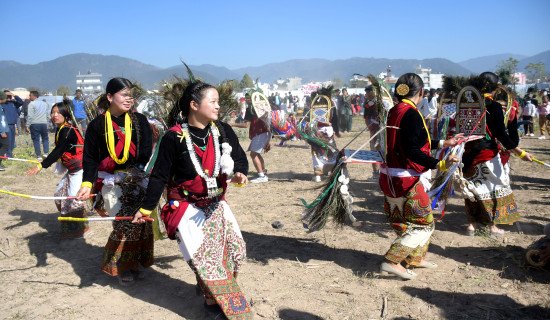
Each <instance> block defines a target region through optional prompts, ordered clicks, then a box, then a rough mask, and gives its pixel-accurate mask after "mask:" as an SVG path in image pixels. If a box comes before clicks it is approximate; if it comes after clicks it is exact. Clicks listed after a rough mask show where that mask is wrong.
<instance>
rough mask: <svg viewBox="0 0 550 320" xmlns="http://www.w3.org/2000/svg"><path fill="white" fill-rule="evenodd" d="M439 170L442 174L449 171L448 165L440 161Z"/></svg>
mask: <svg viewBox="0 0 550 320" xmlns="http://www.w3.org/2000/svg"><path fill="white" fill-rule="evenodd" d="M439 170H441V171H442V172H445V171H447V165H446V163H445V160H441V161H439Z"/></svg>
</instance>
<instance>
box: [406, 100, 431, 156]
mask: <svg viewBox="0 0 550 320" xmlns="http://www.w3.org/2000/svg"><path fill="white" fill-rule="evenodd" d="M401 101H403V102H405V103H408V104H410V105H411V106H413V107H414V109H416V111H418V114H419V115H420V118H422V124H424V129H426V133H427V134H428V144H429V145H430V150H432V139H431V137H430V130H428V126H427V125H426V120H424V116H422V113H420V110H418V108H417V107H416V104H415V103H414V102H412V101H411V100H409V99H403V100H401Z"/></svg>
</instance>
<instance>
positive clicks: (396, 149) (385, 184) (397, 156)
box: [379, 102, 431, 198]
mask: <svg viewBox="0 0 550 320" xmlns="http://www.w3.org/2000/svg"><path fill="white" fill-rule="evenodd" d="M409 109H415V110H418V109H417V108H416V106H414V105H413V104H411V103H408V102H401V103H399V104H398V105H396V106H395V107H393V108H392V109H391V110H390V113H389V115H388V120H387V121H386V125H387V126H388V127H401V119H402V118H403V116H404V115H405V113H406V112H407V111H408V110H409ZM421 126H425V123H424V124H419V130H423V129H422V127H421ZM424 128H425V127H424ZM430 147H431V146H430V135H429V134H428V139H427V140H426V143H425V144H424V146H423V147H422V148H421V149H420V151H422V152H423V153H425V154H426V155H430ZM382 166H383V167H386V168H398V169H410V170H413V171H415V172H419V173H423V172H426V171H428V169H429V168H427V167H424V166H422V165H419V164H417V163H415V162H412V161H411V160H410V159H408V158H407V157H405V153H404V150H403V146H402V145H401V138H400V130H399V129H393V128H387V129H386V163H385V164H382ZM419 179H420V178H419V177H389V176H388V175H386V174H384V173H383V172H380V180H379V183H380V188H381V189H382V192H384V194H385V195H386V196H388V197H391V198H399V197H402V196H404V195H406V194H407V193H408V192H409V190H410V189H411V188H412V187H413V186H414V185H415V184H416V183H417V182H418V180H419ZM390 184H391V185H390Z"/></svg>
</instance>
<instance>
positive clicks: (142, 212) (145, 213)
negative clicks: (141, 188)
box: [139, 208, 152, 216]
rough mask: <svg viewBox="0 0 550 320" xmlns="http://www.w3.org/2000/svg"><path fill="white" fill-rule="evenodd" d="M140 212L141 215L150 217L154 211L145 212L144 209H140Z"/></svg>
mask: <svg viewBox="0 0 550 320" xmlns="http://www.w3.org/2000/svg"><path fill="white" fill-rule="evenodd" d="M139 212H141V214H143V215H146V216H148V215H150V214H151V212H152V210H145V209H143V208H139Z"/></svg>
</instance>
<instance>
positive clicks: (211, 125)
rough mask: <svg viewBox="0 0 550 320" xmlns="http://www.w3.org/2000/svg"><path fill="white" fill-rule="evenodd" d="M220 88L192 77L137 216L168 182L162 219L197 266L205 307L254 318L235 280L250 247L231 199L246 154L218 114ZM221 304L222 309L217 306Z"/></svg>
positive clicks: (151, 204)
mask: <svg viewBox="0 0 550 320" xmlns="http://www.w3.org/2000/svg"><path fill="white" fill-rule="evenodd" d="M218 101H219V96H218V92H217V91H216V89H215V88H214V87H213V86H211V85H209V84H206V83H202V82H195V83H191V84H190V85H189V86H188V87H187V88H186V89H185V92H184V93H183V96H182V97H181V98H180V100H179V102H178V105H177V106H176V107H175V108H174V109H173V110H172V112H171V115H170V116H171V119H170V121H169V123H170V124H175V122H176V119H177V118H178V114H180V112H181V116H182V117H183V122H182V123H180V124H178V125H176V126H174V127H172V128H171V129H170V130H169V131H168V132H167V133H166V134H165V135H164V137H163V138H162V142H161V144H160V149H159V152H158V156H157V160H156V162H155V166H154V168H153V171H152V173H151V178H150V182H149V186H148V188H147V196H146V198H145V200H144V201H143V205H142V207H141V209H140V210H139V211H138V212H137V213H136V214H135V218H134V221H136V222H140V221H141V220H142V217H143V216H144V215H148V214H150V213H151V210H153V209H154V208H155V207H156V205H157V203H158V201H159V198H160V196H161V194H162V192H163V190H164V186H165V185H166V184H167V183H168V186H167V199H168V201H169V202H168V203H167V204H166V205H165V206H164V207H163V209H162V219H163V221H164V224H165V225H166V231H167V233H168V236H169V237H170V238H171V239H177V241H178V244H179V247H180V250H181V252H182V253H183V256H184V258H185V260H186V261H187V263H188V264H189V266H190V267H191V269H192V270H193V271H194V272H195V274H196V277H197V282H198V286H199V288H200V289H201V290H202V293H203V294H204V296H205V299H206V301H205V305H206V307H207V311H209V310H210V311H212V312H218V313H221V311H223V313H224V314H225V315H226V316H227V317H228V318H231V319H249V318H251V317H252V313H251V309H250V306H249V305H248V303H247V302H246V300H245V298H244V296H243V294H242V293H241V290H240V288H239V286H238V284H237V282H236V280H235V279H236V277H237V272H238V271H239V268H240V267H241V265H242V263H243V261H244V259H245V256H246V247H245V242H244V240H243V238H242V235H241V232H240V230H239V226H238V224H237V220H236V219H235V217H234V215H233V213H232V212H231V209H230V208H229V206H228V204H227V202H226V201H225V198H224V195H225V192H226V190H227V179H228V177H229V176H231V174H232V173H233V172H235V174H234V175H233V177H232V178H231V182H233V183H234V184H238V185H244V184H246V183H247V182H248V180H247V177H246V174H247V173H248V162H247V160H246V154H245V152H244V150H243V149H242V148H241V146H240V145H239V141H238V138H237V136H236V134H235V132H233V130H232V129H231V127H230V126H229V125H228V124H226V123H223V122H219V121H216V120H217V119H218V110H219V108H220V106H219V104H218ZM219 308H221V310H220V309H219Z"/></svg>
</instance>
